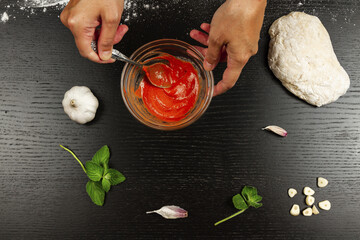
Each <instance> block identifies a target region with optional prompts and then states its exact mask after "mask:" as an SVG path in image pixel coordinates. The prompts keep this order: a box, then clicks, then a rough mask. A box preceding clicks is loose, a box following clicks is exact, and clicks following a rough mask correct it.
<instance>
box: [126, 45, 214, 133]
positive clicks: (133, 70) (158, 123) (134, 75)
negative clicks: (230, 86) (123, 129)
mask: <svg viewBox="0 0 360 240" xmlns="http://www.w3.org/2000/svg"><path fill="white" fill-rule="evenodd" d="M163 54H170V55H173V56H175V57H177V58H179V59H181V60H185V61H187V62H190V63H191V64H192V65H193V66H194V68H195V69H196V70H197V72H198V77H199V95H198V98H197V100H196V101H195V104H194V107H193V108H192V109H191V110H190V111H189V112H188V113H187V114H186V115H185V117H184V118H183V119H181V120H179V121H175V122H166V121H163V120H161V119H158V118H157V117H155V116H153V115H152V114H151V113H150V112H149V111H148V110H147V108H146V107H145V104H144V103H143V101H142V99H141V98H139V97H138V96H136V94H135V92H136V90H137V88H138V87H139V85H140V82H141V81H142V79H143V71H139V68H137V67H136V66H134V65H132V64H128V63H127V64H125V66H124V68H123V71H122V74H121V94H122V97H123V100H124V103H125V105H126V107H127V108H128V109H129V111H130V113H131V114H132V115H133V116H134V117H135V118H136V119H137V120H139V121H140V122H141V123H143V124H145V125H146V126H149V127H151V128H155V129H159V130H176V129H180V128H183V127H186V126H189V125H190V124H192V123H194V122H195V121H196V120H197V119H199V118H200V117H201V115H202V114H203V113H204V112H205V111H206V109H207V108H208V106H209V104H210V102H211V98H212V95H213V89H214V77H213V74H212V72H208V71H205V69H204V68H203V61H204V56H203V55H202V54H201V53H200V52H199V51H198V50H197V49H196V48H194V47H193V46H191V45H190V44H188V43H185V42H183V41H179V40H175V39H160V40H156V41H153V42H150V43H147V44H145V45H143V46H142V47H140V48H139V49H137V50H136V51H135V52H134V53H133V54H132V55H131V56H130V58H131V59H132V60H134V61H137V62H144V61H146V60H148V59H150V58H153V57H157V56H160V55H163Z"/></svg>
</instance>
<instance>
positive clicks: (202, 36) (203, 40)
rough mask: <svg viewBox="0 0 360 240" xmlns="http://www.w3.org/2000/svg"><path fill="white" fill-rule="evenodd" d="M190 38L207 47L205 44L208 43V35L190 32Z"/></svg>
mask: <svg viewBox="0 0 360 240" xmlns="http://www.w3.org/2000/svg"><path fill="white" fill-rule="evenodd" d="M190 37H191V38H192V39H194V40H196V41H198V42H199V43H201V44H203V45H205V46H207V42H208V39H209V35H208V34H206V33H204V32H201V31H199V30H196V29H194V30H192V31H191V32H190Z"/></svg>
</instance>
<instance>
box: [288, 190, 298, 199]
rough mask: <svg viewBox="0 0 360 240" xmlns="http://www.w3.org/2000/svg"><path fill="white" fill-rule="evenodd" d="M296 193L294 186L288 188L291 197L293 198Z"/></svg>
mask: <svg viewBox="0 0 360 240" xmlns="http://www.w3.org/2000/svg"><path fill="white" fill-rule="evenodd" d="M296 194H297V191H296V189H294V188H289V190H288V195H289V197H291V198H293V197H294V196H295V195H296Z"/></svg>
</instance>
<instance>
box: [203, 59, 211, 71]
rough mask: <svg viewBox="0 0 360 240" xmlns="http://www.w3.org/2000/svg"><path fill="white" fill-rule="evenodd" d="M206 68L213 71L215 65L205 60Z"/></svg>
mask: <svg viewBox="0 0 360 240" xmlns="http://www.w3.org/2000/svg"><path fill="white" fill-rule="evenodd" d="M204 68H205V70H206V71H211V70H212V69H213V65H212V64H210V63H208V61H206V60H204Z"/></svg>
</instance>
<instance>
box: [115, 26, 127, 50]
mask: <svg viewBox="0 0 360 240" xmlns="http://www.w3.org/2000/svg"><path fill="white" fill-rule="evenodd" d="M128 30H129V28H128V26H126V25H120V26H118V28H117V30H116V34H115V38H114V42H113V44H114V45H115V44H117V43H119V42H120V41H121V40H122V38H123V37H124V35H125V33H127V31H128Z"/></svg>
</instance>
